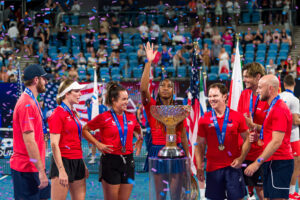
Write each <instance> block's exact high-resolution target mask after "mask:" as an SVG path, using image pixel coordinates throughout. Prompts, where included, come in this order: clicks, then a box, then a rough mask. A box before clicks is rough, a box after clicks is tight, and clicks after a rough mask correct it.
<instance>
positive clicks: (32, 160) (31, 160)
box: [29, 158, 37, 163]
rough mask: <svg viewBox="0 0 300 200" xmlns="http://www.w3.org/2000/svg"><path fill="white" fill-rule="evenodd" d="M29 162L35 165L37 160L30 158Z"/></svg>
mask: <svg viewBox="0 0 300 200" xmlns="http://www.w3.org/2000/svg"><path fill="white" fill-rule="evenodd" d="M29 161H30V162H33V163H36V162H37V160H36V159H34V158H30V159H29Z"/></svg>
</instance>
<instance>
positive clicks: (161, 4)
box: [156, 0, 166, 14]
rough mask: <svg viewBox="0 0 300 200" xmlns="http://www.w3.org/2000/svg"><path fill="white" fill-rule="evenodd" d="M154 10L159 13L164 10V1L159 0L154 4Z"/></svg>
mask: <svg viewBox="0 0 300 200" xmlns="http://www.w3.org/2000/svg"><path fill="white" fill-rule="evenodd" d="M156 10H157V12H158V13H160V14H162V13H164V12H165V10H166V6H165V4H164V1H161V0H160V1H159V4H158V5H157V6H156Z"/></svg>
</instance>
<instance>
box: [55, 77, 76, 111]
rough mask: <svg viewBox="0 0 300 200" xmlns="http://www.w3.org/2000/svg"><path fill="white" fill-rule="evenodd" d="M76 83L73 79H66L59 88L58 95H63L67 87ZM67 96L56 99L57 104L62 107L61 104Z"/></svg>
mask: <svg viewBox="0 0 300 200" xmlns="http://www.w3.org/2000/svg"><path fill="white" fill-rule="evenodd" d="M74 82H75V81H74V80H72V79H66V80H64V81H63V82H61V84H60V85H59V87H58V94H60V93H62V92H63V91H64V90H65V89H66V88H67V87H69V86H70V85H71V84H72V83H74ZM65 96H66V95H64V96H62V97H57V98H56V102H57V104H58V105H60V104H61V102H62V101H63V100H64V99H65Z"/></svg>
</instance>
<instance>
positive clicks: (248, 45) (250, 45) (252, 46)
mask: <svg viewBox="0 0 300 200" xmlns="http://www.w3.org/2000/svg"><path fill="white" fill-rule="evenodd" d="M248 51H254V45H253V44H247V45H246V52H248Z"/></svg>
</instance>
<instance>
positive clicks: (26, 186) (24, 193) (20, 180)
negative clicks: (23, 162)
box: [11, 169, 51, 200]
mask: <svg viewBox="0 0 300 200" xmlns="http://www.w3.org/2000/svg"><path fill="white" fill-rule="evenodd" d="M11 177H12V180H13V186H14V197H15V199H16V200H40V199H49V198H50V191H51V186H50V181H49V184H48V186H47V187H46V188H44V189H41V190H40V189H39V188H38V186H39V185H40V179H39V173H38V172H19V171H16V170H14V169H11Z"/></svg>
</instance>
